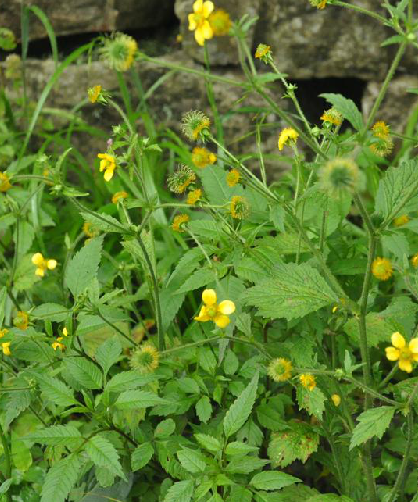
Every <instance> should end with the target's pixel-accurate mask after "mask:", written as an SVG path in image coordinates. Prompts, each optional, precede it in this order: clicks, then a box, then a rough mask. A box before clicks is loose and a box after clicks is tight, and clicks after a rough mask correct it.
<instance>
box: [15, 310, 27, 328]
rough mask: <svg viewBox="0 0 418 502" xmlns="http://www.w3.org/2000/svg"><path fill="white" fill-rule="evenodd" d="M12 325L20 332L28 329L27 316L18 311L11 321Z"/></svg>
mask: <svg viewBox="0 0 418 502" xmlns="http://www.w3.org/2000/svg"><path fill="white" fill-rule="evenodd" d="M13 324H14V325H15V326H16V328H19V329H21V330H25V329H28V325H29V319H28V314H27V313H26V312H23V311H22V310H20V311H19V312H18V313H17V314H16V317H15V318H14V319H13Z"/></svg>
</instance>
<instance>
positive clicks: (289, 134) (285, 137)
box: [278, 127, 299, 150]
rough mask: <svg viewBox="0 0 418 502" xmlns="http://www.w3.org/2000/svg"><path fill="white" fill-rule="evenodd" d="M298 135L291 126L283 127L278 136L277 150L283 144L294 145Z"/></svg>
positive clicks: (281, 147)
mask: <svg viewBox="0 0 418 502" xmlns="http://www.w3.org/2000/svg"><path fill="white" fill-rule="evenodd" d="M298 137H299V133H298V132H297V131H295V130H294V129H293V127H285V128H284V129H283V130H282V132H281V133H280V136H279V142H278V146H279V150H283V148H284V146H285V145H289V146H292V145H296V141H297V139H298Z"/></svg>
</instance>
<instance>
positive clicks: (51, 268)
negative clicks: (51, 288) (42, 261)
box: [47, 260, 57, 270]
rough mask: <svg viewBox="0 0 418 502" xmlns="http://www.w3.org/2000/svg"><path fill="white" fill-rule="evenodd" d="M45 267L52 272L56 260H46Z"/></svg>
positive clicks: (55, 265)
mask: <svg viewBox="0 0 418 502" xmlns="http://www.w3.org/2000/svg"><path fill="white" fill-rule="evenodd" d="M47 267H48V268H49V270H54V268H56V267H57V260H48V262H47Z"/></svg>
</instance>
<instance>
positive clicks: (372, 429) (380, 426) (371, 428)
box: [350, 406, 395, 450]
mask: <svg viewBox="0 0 418 502" xmlns="http://www.w3.org/2000/svg"><path fill="white" fill-rule="evenodd" d="M394 413H395V408H392V407H390V406H380V407H379V408H373V409H372V410H367V411H364V412H363V413H362V414H361V415H359V416H358V417H357V420H358V422H359V423H358V424H357V425H356V427H355V429H354V430H353V435H352V436H351V441H350V450H352V449H353V448H354V447H355V446H358V445H360V444H362V443H365V442H366V441H368V440H369V439H370V438H372V437H374V436H376V437H377V438H379V439H381V438H382V436H383V434H384V432H385V430H386V429H387V428H388V427H389V424H390V422H391V421H392V418H393V415H394Z"/></svg>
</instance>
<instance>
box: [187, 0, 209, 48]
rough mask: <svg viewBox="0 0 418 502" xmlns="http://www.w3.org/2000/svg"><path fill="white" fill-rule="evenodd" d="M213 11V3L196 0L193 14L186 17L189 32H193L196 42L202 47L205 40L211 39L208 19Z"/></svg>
mask: <svg viewBox="0 0 418 502" xmlns="http://www.w3.org/2000/svg"><path fill="white" fill-rule="evenodd" d="M212 11H213V3H212V2H210V1H208V0H207V1H205V2H204V1H203V0H196V1H195V3H194V4H193V14H189V15H188V19H189V30H190V31H193V30H194V38H195V40H196V42H197V43H198V44H199V45H201V46H203V45H205V40H209V39H211V38H212V37H213V29H212V27H211V25H210V24H209V21H208V18H209V16H210V14H211V13H212Z"/></svg>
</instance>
